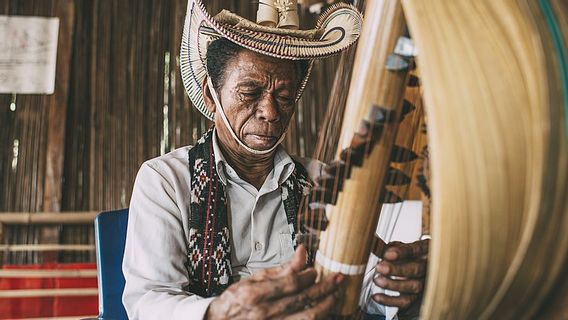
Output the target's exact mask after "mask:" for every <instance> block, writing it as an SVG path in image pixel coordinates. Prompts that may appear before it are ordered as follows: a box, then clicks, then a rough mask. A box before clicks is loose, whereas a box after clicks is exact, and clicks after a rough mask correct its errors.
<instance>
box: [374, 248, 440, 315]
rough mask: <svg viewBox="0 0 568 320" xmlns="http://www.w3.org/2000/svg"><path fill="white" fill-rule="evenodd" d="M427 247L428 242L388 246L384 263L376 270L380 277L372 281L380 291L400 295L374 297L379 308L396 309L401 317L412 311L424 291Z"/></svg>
mask: <svg viewBox="0 0 568 320" xmlns="http://www.w3.org/2000/svg"><path fill="white" fill-rule="evenodd" d="M429 244H430V240H420V241H416V242H413V243H402V242H397V241H393V242H391V243H389V244H387V247H386V249H385V251H384V253H383V256H382V258H383V260H382V261H381V262H379V263H378V264H377V267H376V270H377V272H378V273H380V275H379V276H378V277H377V278H375V280H374V281H375V284H376V285H377V286H379V287H381V288H383V289H388V290H393V291H398V292H400V296H398V297H396V296H389V295H386V294H375V295H373V300H375V301H376V302H378V303H380V304H382V305H386V306H393V307H399V308H400V309H401V312H402V313H403V314H404V313H405V311H407V312H408V311H415V310H414V309H416V308H415V307H417V306H419V305H420V302H421V300H422V293H423V291H424V284H425V279H426V268H427V263H428V261H427V255H428V246H429Z"/></svg>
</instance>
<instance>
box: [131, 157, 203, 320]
mask: <svg viewBox="0 0 568 320" xmlns="http://www.w3.org/2000/svg"><path fill="white" fill-rule="evenodd" d="M162 169H163V168H161V167H160V164H159V163H156V162H154V163H152V162H146V163H145V164H143V165H142V167H141V168H140V171H139V172H138V175H137V177H136V182H135V184H134V189H133V193H132V198H131V201H130V208H129V218H128V231H127V236H126V247H125V253H124V261H123V266H122V267H123V272H124V277H125V278H126V286H125V288H124V294H123V303H124V306H125V308H126V311H127V313H128V317H129V318H130V319H141V320H144V319H202V318H203V317H204V315H205V313H206V311H207V308H208V306H209V303H210V302H211V301H212V299H211V298H208V299H204V298H202V297H199V296H197V295H194V294H191V293H189V292H187V291H185V290H184V289H186V290H187V288H188V285H189V275H188V270H187V268H186V261H187V244H186V240H185V233H184V229H183V222H182V215H181V212H180V209H179V206H178V205H177V202H176V201H177V199H178V198H179V195H176V190H175V188H174V186H173V184H172V181H171V180H172V179H170V177H169V176H168V172H167V170H162Z"/></svg>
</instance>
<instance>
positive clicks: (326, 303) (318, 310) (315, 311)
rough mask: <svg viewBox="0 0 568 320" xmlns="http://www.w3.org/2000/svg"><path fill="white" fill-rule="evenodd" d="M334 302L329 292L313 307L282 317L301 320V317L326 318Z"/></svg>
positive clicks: (287, 319)
mask: <svg viewBox="0 0 568 320" xmlns="http://www.w3.org/2000/svg"><path fill="white" fill-rule="evenodd" d="M334 304H335V296H334V295H332V294H330V295H328V296H327V297H325V299H323V300H321V301H320V302H318V303H316V304H315V305H314V306H313V307H311V308H308V309H306V310H303V311H300V312H297V313H294V314H292V315H291V316H289V317H286V318H284V319H286V320H303V319H318V320H319V319H328V316H329V314H330V312H331V311H332V310H333V306H334Z"/></svg>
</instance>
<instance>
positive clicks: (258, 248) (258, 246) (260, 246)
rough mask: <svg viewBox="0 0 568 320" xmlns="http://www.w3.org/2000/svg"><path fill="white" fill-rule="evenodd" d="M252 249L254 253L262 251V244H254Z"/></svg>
mask: <svg viewBox="0 0 568 320" xmlns="http://www.w3.org/2000/svg"><path fill="white" fill-rule="evenodd" d="M254 249H255V250H256V251H260V250H262V243H260V242H256V243H255V244H254Z"/></svg>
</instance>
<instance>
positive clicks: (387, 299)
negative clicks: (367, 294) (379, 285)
mask: <svg viewBox="0 0 568 320" xmlns="http://www.w3.org/2000/svg"><path fill="white" fill-rule="evenodd" d="M372 297H373V300H375V301H376V302H378V303H380V304H382V305H384V306H389V307H398V308H400V309H408V308H410V306H412V303H414V301H416V299H418V296H417V295H413V294H401V295H400V296H389V295H386V294H383V293H377V294H374V295H373V296H372Z"/></svg>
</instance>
